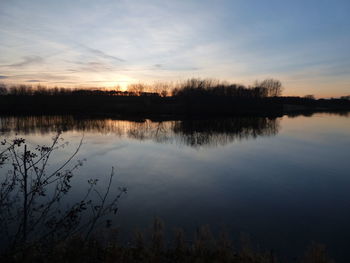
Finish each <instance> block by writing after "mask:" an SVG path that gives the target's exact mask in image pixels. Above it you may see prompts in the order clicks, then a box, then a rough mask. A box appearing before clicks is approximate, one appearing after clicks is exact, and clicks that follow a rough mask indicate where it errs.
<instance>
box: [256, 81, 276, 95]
mask: <svg viewBox="0 0 350 263" xmlns="http://www.w3.org/2000/svg"><path fill="white" fill-rule="evenodd" d="M254 86H255V87H259V88H265V89H266V91H267V96H268V97H277V96H281V95H282V83H281V81H279V80H276V79H272V78H270V79H265V80H263V81H256V82H255V85H254Z"/></svg>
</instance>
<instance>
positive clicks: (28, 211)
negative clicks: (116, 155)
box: [0, 134, 127, 248]
mask: <svg viewBox="0 0 350 263" xmlns="http://www.w3.org/2000/svg"><path fill="white" fill-rule="evenodd" d="M66 145H67V143H66V142H64V141H63V140H62V138H61V136H60V134H57V135H56V136H54V137H53V138H52V143H51V145H48V146H45V145H44V146H37V147H36V148H35V149H29V147H28V146H27V144H26V141H25V139H23V138H15V139H13V140H11V141H7V140H3V141H2V142H1V146H2V149H1V150H0V168H7V169H8V170H7V173H5V174H3V176H2V177H1V178H0V179H1V185H0V235H1V236H2V237H3V240H4V239H5V237H6V241H5V244H4V245H5V246H6V247H12V248H16V247H22V246H26V245H28V244H30V243H31V242H36V241H43V240H48V239H49V240H53V239H54V240H57V239H59V240H61V239H64V238H67V237H69V236H71V235H72V234H74V233H81V234H84V235H85V237H86V238H88V237H89V235H90V234H91V233H92V231H93V230H94V229H95V228H96V227H97V226H98V224H99V222H100V220H101V219H102V218H104V217H105V216H106V215H107V214H109V213H116V212H117V210H118V201H119V199H120V198H121V197H122V195H123V194H125V193H126V192H127V189H126V188H119V189H118V193H117V194H115V195H113V196H111V192H110V189H111V185H112V180H113V176H114V170H113V169H112V172H111V175H110V178H109V183H108V185H107V188H106V190H105V191H99V190H98V189H97V187H96V185H97V182H98V180H97V179H90V180H88V182H87V186H88V188H87V192H86V194H85V195H84V197H82V198H81V199H80V200H79V201H78V202H75V203H73V204H69V202H68V203H67V202H66V205H67V207H66V208H64V209H63V208H62V205H63V198H64V197H66V196H67V194H68V193H69V191H70V189H71V187H72V186H71V179H72V178H73V172H74V171H75V170H77V169H78V168H79V167H80V166H82V165H83V162H84V161H85V160H77V161H76V163H75V164H73V165H72V164H71V162H72V160H73V158H74V157H75V156H76V155H77V153H78V151H79V149H80V147H81V145H82V140H81V141H80V143H79V145H78V146H77V148H76V150H75V151H74V152H73V153H72V154H71V155H70V156H69V157H68V158H67V159H66V160H65V161H64V162H63V163H62V164H61V165H60V166H58V167H57V168H56V169H55V170H53V171H49V169H47V166H48V163H49V159H50V157H51V156H52V154H53V152H55V151H56V150H58V149H60V148H63V147H65V146H66ZM83 215H84V216H83ZM83 218H84V220H82V219H83ZM3 242H4V241H3Z"/></svg>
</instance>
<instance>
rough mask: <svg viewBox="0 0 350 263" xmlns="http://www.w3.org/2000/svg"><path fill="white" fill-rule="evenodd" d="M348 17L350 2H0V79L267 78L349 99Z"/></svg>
mask: <svg viewBox="0 0 350 263" xmlns="http://www.w3.org/2000/svg"><path fill="white" fill-rule="evenodd" d="M349 14H350V1H349V0H327V1H326V0H317V1H314V0H294V1H281V0H264V1H261V0H227V1H225V0H211V1H209V0H198V1H196V0H192V1H191V0H172V1H170V0H133V1H127V0H108V1H104V0H100V1H88V0H74V1H71V0H60V1H55V0H52V1H51V0H30V1H29V0H23V1H19V0H0V82H2V83H13V84H23V83H24V84H31V85H37V84H41V85H49V86H70V87H72V86H74V87H75V86H77V87H78V86H79V87H80V86H85V87H88V86H89V87H90V86H91V87H102V86H105V87H113V86H116V85H120V86H121V87H122V88H123V87H126V85H128V84H130V83H138V82H146V83H153V82H163V81H181V80H185V79H187V78H193V77H194V78H215V79H220V80H225V81H230V82H235V83H240V84H245V85H251V84H253V83H254V82H255V81H256V80H263V79H265V78H271V77H272V78H275V79H279V80H280V81H281V82H282V84H283V86H284V95H300V96H303V95H307V94H314V95H315V96H316V97H330V96H334V97H335V96H342V95H348V94H350V16H349Z"/></svg>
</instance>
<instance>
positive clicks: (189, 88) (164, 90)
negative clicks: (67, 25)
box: [0, 78, 282, 98]
mask: <svg viewBox="0 0 350 263" xmlns="http://www.w3.org/2000/svg"><path fill="white" fill-rule="evenodd" d="M281 94H282V83H281V82H280V81H279V80H275V79H266V80H263V81H256V82H255V83H254V85H253V86H248V87H247V86H244V85H240V84H233V83H228V82H223V81H219V80H215V79H197V78H192V79H188V80H186V81H182V82H178V83H172V82H168V83H160V82H157V83H154V84H143V83H138V84H130V85H129V86H128V87H127V90H126V91H123V90H121V89H120V87H119V86H117V87H115V88H113V89H102V88H62V87H45V86H41V85H38V86H30V85H25V84H21V85H5V84H0V96H1V95H2V96H3V95H13V96H67V95H80V96H153V97H191V96H216V97H244V98H266V97H276V96H280V95H281Z"/></svg>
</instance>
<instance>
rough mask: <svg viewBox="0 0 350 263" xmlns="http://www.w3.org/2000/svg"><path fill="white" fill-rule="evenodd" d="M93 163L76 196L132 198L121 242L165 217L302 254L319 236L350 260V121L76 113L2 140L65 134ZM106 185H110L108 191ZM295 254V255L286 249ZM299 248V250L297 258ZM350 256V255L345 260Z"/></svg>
mask: <svg viewBox="0 0 350 263" xmlns="http://www.w3.org/2000/svg"><path fill="white" fill-rule="evenodd" d="M58 130H63V134H62V136H63V138H64V139H65V141H68V142H69V145H68V147H65V148H64V149H62V150H60V151H59V152H57V153H56V155H55V157H54V158H53V159H52V162H51V165H52V167H54V166H55V165H57V164H58V163H60V162H61V160H64V158H65V157H67V156H68V155H69V154H70V153H71V152H73V151H74V149H75V147H76V146H77V145H78V143H79V141H80V140H81V138H82V136H84V139H83V146H82V148H81V150H80V151H79V154H78V158H80V159H83V158H86V159H87V161H86V163H85V164H84V166H82V167H81V168H80V169H79V171H78V172H77V173H76V177H75V179H74V183H73V184H74V186H73V189H74V197H72V198H73V199H74V198H75V197H76V198H78V196H79V195H80V194H82V193H83V192H84V190H85V189H86V187H87V184H86V181H87V179H89V178H99V179H100V180H101V182H102V183H103V182H106V180H107V179H108V175H109V173H110V171H111V167H112V166H114V167H115V169H116V175H117V176H116V178H115V180H114V182H113V187H114V189H116V188H117V187H118V186H126V187H128V189H129V192H128V194H127V196H125V198H123V200H122V201H121V203H120V210H119V213H118V215H117V217H116V218H115V220H114V222H113V224H114V226H118V227H120V229H121V236H123V235H125V233H127V232H129V230H132V229H136V228H138V229H142V228H146V227H149V226H150V224H151V222H152V220H153V218H154V217H155V216H158V217H160V218H162V219H163V220H164V222H165V225H166V227H167V228H168V229H170V230H171V229H172V228H173V227H175V226H177V227H182V228H184V229H185V230H186V231H187V232H188V233H191V235H190V237H191V236H192V232H193V231H194V229H195V227H197V226H199V225H203V224H209V225H210V226H211V228H212V230H214V232H215V231H217V230H219V229H222V228H225V229H226V230H227V231H229V232H230V233H232V234H233V235H234V236H238V234H239V233H240V232H245V233H249V234H250V236H251V237H252V239H253V241H254V243H255V244H261V246H262V247H264V248H274V249H275V250H276V251H277V252H280V253H281V254H291V255H293V253H296V254H299V255H300V254H301V251H304V249H305V248H306V247H307V245H308V244H310V242H311V241H312V240H315V241H318V242H321V243H324V244H326V245H327V246H328V248H329V249H330V252H331V254H332V255H334V256H335V257H336V258H343V259H348V260H350V256H349V253H348V245H349V240H350V224H349V222H350V172H349V171H350V115H335V114H333V115H331V114H314V115H312V116H297V117H288V116H284V117H281V118H272V119H268V118H258V117H256V118H234V119H225V120H199V121H163V122H160V121H154V122H152V121H150V120H138V121H123V120H113V119H76V118H73V117H63V116H61V117H60V116H55V117H52V116H51V117H49V116H46V117H45V116H44V117H1V118H0V132H1V138H13V137H14V136H15V134H18V136H22V137H24V138H26V139H27V141H28V142H29V143H30V144H31V145H33V146H35V145H38V144H45V143H48V142H49V141H50V138H51V137H52V136H53V135H54V134H55V133H56V132H57V131H58ZM100 187H102V185H100ZM287 248H289V249H287ZM291 251H292V252H291ZM345 253H347V254H348V255H345Z"/></svg>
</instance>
